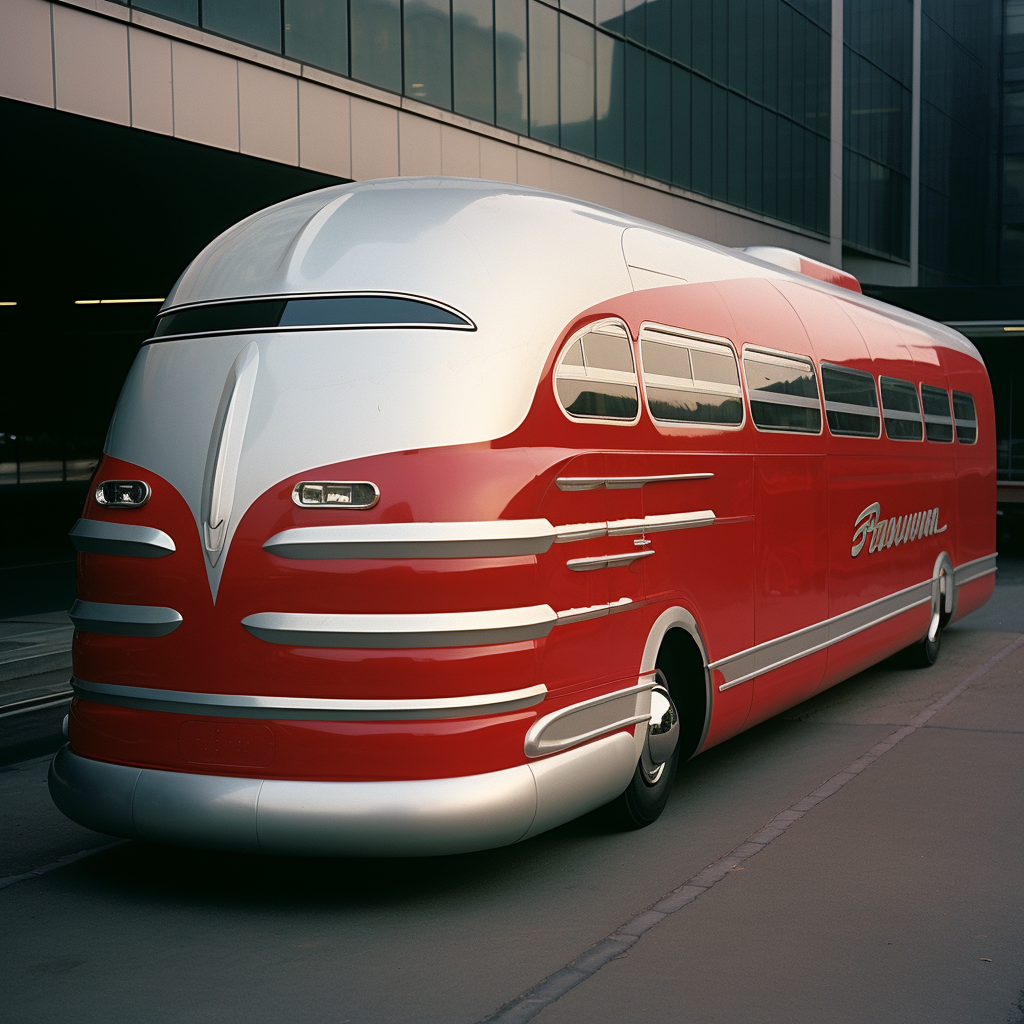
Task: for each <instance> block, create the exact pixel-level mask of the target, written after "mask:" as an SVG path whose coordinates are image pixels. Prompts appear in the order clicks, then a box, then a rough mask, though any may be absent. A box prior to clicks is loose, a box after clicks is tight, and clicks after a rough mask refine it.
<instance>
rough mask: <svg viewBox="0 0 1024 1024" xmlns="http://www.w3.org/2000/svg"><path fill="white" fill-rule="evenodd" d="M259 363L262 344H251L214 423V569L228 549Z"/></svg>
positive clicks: (208, 526)
mask: <svg viewBox="0 0 1024 1024" xmlns="http://www.w3.org/2000/svg"><path fill="white" fill-rule="evenodd" d="M259 361H260V349H259V345H257V344H256V342H255V341H250V342H249V344H248V345H246V346H245V348H243V349H242V351H241V352H239V354H238V356H237V358H236V359H235V361H234V363H233V364H232V366H231V369H230V371H228V376H227V380H226V381H225V382H224V391H223V393H222V394H221V400H220V406H219V408H218V410H217V419H216V420H215V422H214V430H213V437H212V438H211V440H210V450H209V454H208V456H207V460H206V474H205V478H204V481H203V544H204V547H205V548H206V558H207V560H208V561H209V563H210V565H211V567H212V566H216V564H217V562H218V560H219V559H220V556H221V554H222V553H223V550H224V541H225V538H226V537H227V531H228V524H229V522H230V519H231V506H232V503H233V501H234V497H235V481H236V480H237V478H238V463H239V460H240V459H241V457H242V441H243V439H244V437H245V426H246V423H247V422H248V419H249V407H250V405H251V404H252V394H253V390H254V388H255V387H256V372H257V370H258V369H259Z"/></svg>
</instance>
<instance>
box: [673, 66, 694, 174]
mask: <svg viewBox="0 0 1024 1024" xmlns="http://www.w3.org/2000/svg"><path fill="white" fill-rule="evenodd" d="M672 184H673V185H679V186H681V187H682V188H689V187H690V72H689V71H687V70H686V69H685V68H680V67H676V66H675V65H674V64H673V65H672Z"/></svg>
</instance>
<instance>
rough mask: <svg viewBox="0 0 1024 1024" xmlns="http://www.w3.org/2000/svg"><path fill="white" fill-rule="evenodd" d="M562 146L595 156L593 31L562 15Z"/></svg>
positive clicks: (575, 151) (587, 26)
mask: <svg viewBox="0 0 1024 1024" xmlns="http://www.w3.org/2000/svg"><path fill="white" fill-rule="evenodd" d="M561 51H562V52H561V63H560V73H561V79H562V90H561V97H562V98H561V103H562V111H561V114H562V116H561V121H562V145H563V146H564V147H565V148H566V149H571V150H572V151H573V152H574V153H583V154H585V155H586V156H593V155H594V30H593V29H592V28H591V27H590V26H589V25H584V24H582V23H581V22H579V21H577V20H576V19H575V18H568V17H566V16H565V15H562V18H561Z"/></svg>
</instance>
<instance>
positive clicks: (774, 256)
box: [743, 245, 861, 292]
mask: <svg viewBox="0 0 1024 1024" xmlns="http://www.w3.org/2000/svg"><path fill="white" fill-rule="evenodd" d="M743 252H745V253H746V254H747V255H748V256H753V257H754V259H758V260H763V261H764V262H765V263H774V264H775V265H776V266H777V267H782V268H783V269H784V270H792V271H793V272H794V273H797V274H805V275H806V276H807V277H814V278H817V279H818V280H819V281H825V282H827V283H828V284H836V285H839V287H840V288H848V289H849V290H850V291H851V292H859V291H860V290H861V288H860V281H858V280H857V278H855V277H854V276H853V274H848V273H847V272H846V271H845V270H837V269H836V268H835V267H830V266H829V265H828V264H827V263H821V262H819V261H818V260H812V259H811V258H810V257H809V256H801V255H800V253H798V252H793V250H792V249H777V248H776V247H775V246H773V245H751V246H748V247H747V248H746V249H744V250H743Z"/></svg>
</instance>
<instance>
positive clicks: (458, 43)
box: [452, 0, 494, 124]
mask: <svg viewBox="0 0 1024 1024" xmlns="http://www.w3.org/2000/svg"><path fill="white" fill-rule="evenodd" d="M452 65H453V67H452V77H453V79H454V86H455V109H456V110H457V111H458V112H459V113H460V114H465V115H466V116H467V117H475V118H476V119H477V120H478V121H488V122H490V123H492V124H493V123H494V14H493V7H492V2H491V0H452Z"/></svg>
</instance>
